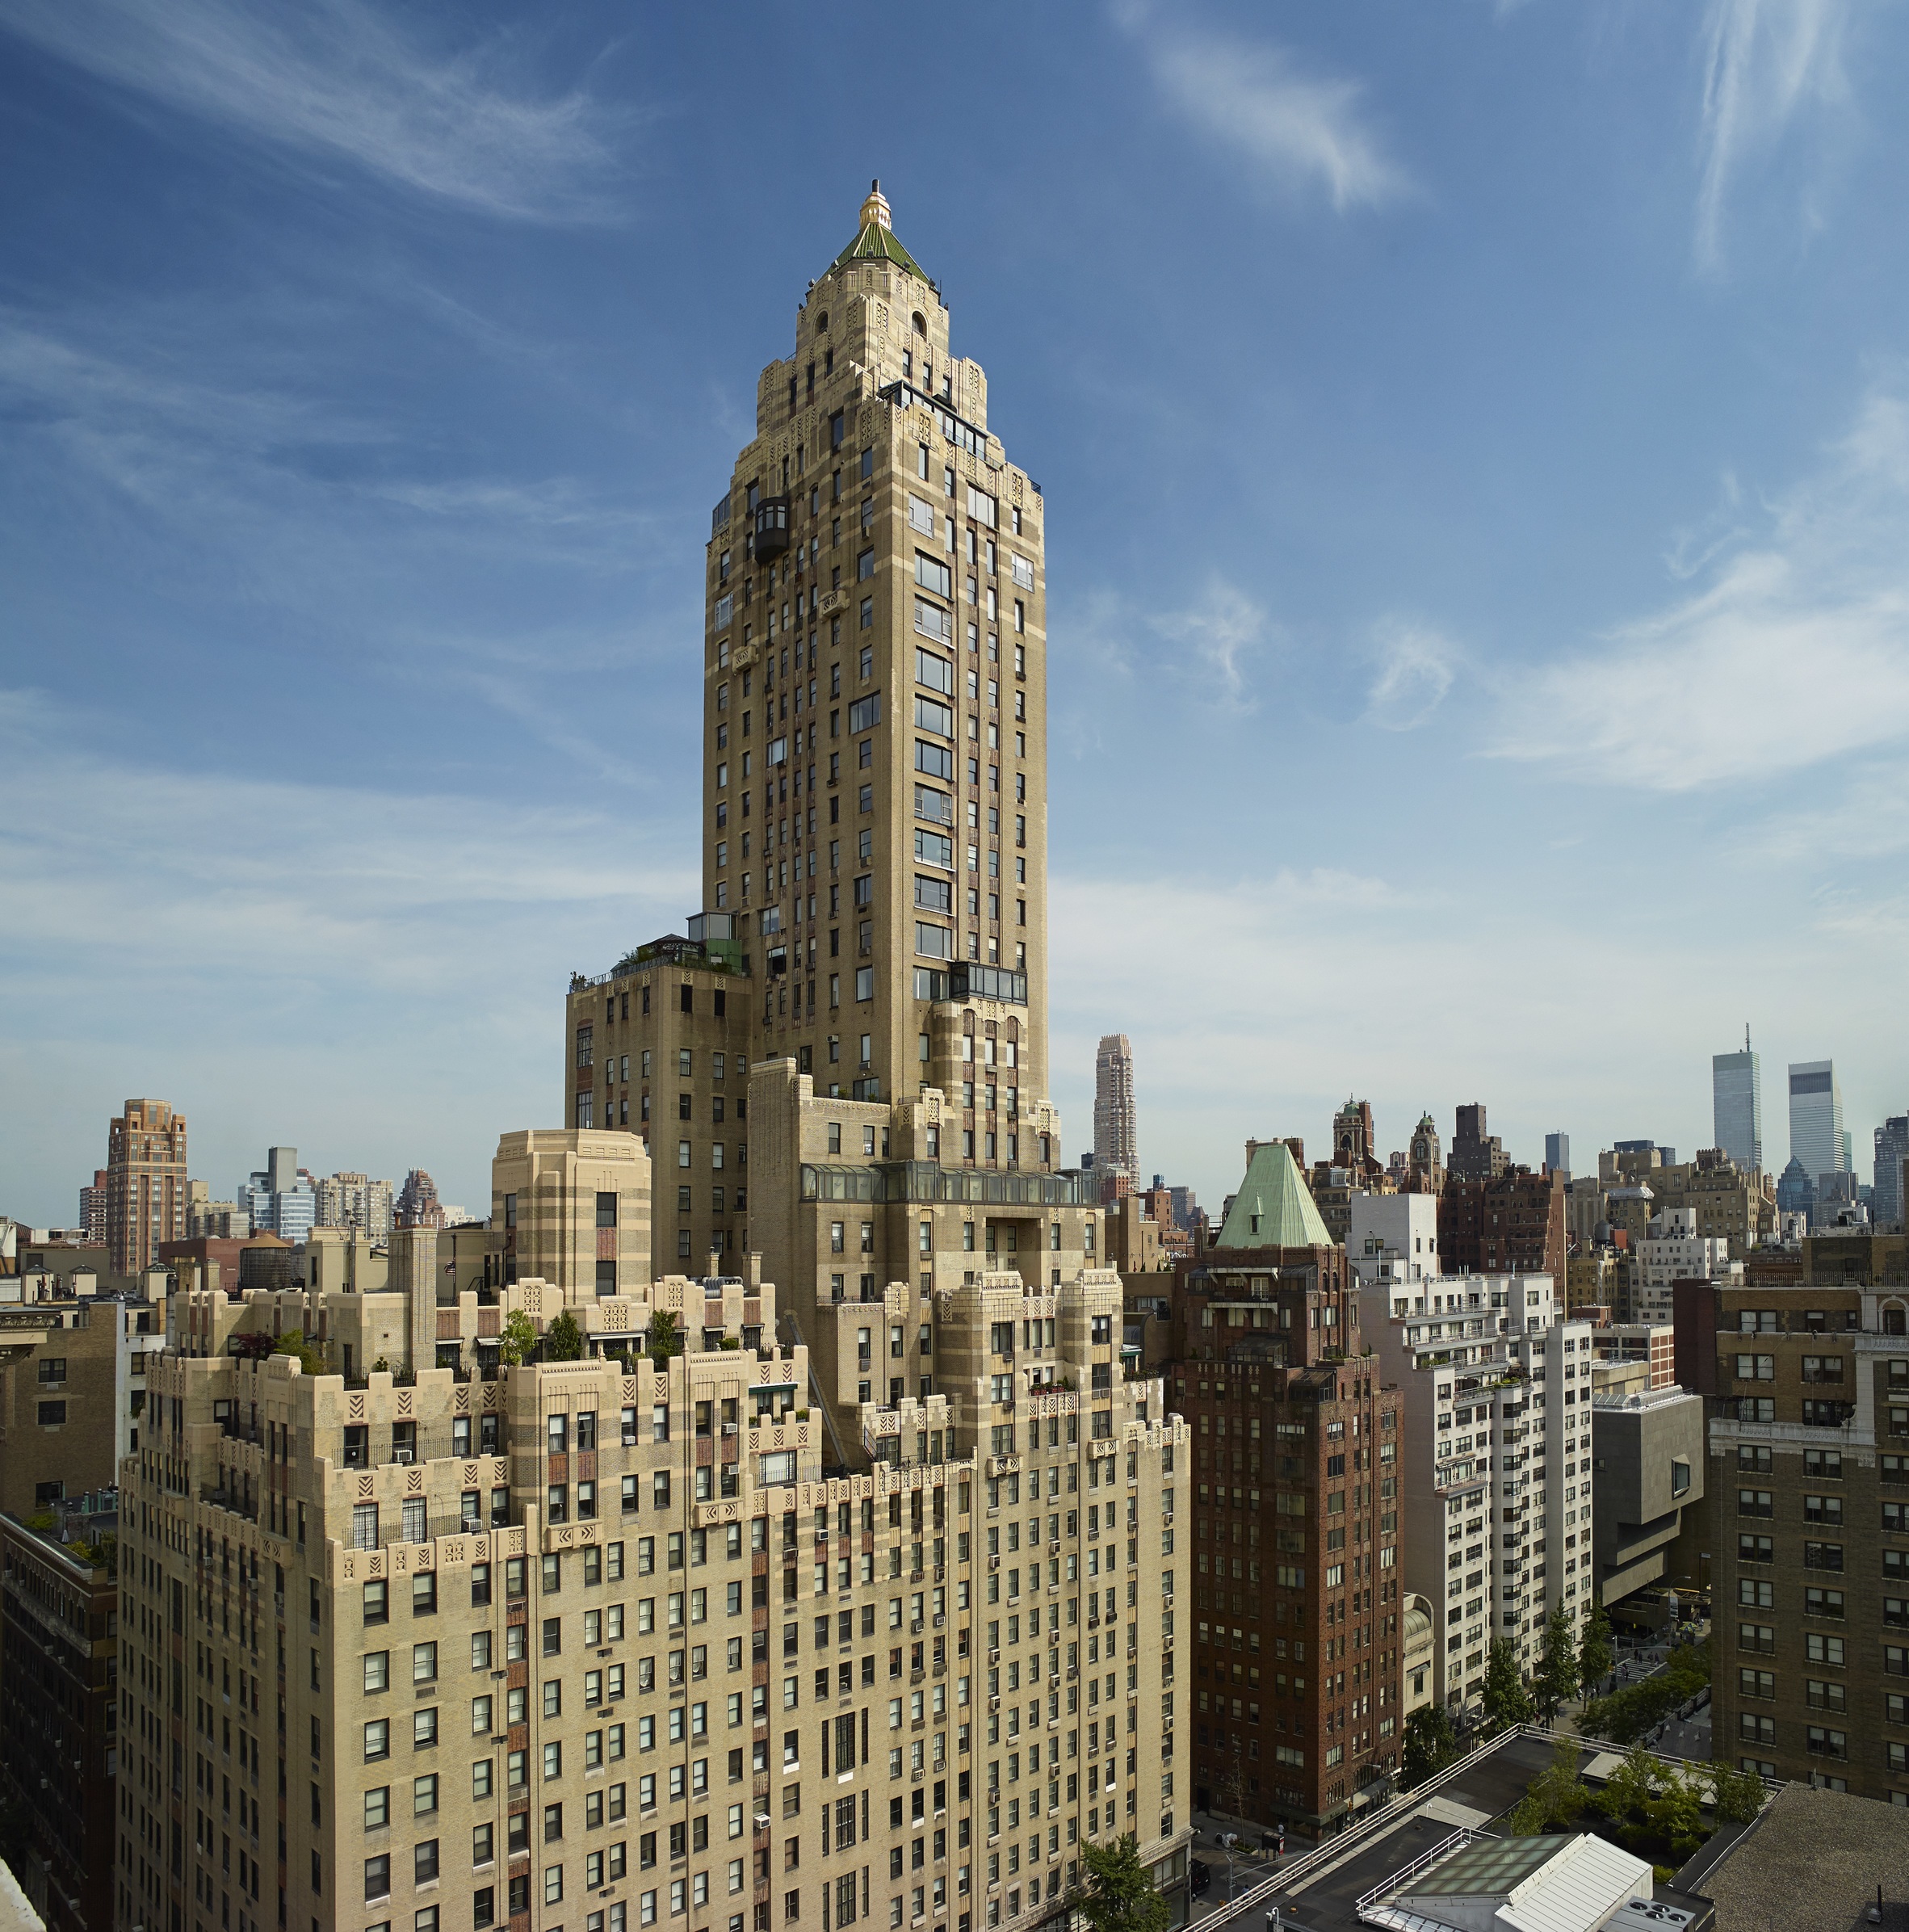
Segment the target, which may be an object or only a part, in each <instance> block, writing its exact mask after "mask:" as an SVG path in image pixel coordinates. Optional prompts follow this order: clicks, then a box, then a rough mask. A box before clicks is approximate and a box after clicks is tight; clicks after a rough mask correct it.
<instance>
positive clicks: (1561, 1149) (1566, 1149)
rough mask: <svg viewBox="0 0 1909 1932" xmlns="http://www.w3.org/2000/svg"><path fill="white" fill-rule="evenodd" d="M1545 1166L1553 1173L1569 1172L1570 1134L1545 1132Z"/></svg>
mask: <svg viewBox="0 0 1909 1932" xmlns="http://www.w3.org/2000/svg"><path fill="white" fill-rule="evenodd" d="M1545 1166H1547V1167H1548V1168H1550V1170H1552V1172H1553V1173H1554V1174H1569V1173H1570V1172H1571V1136H1570V1135H1569V1134H1546V1136H1545Z"/></svg>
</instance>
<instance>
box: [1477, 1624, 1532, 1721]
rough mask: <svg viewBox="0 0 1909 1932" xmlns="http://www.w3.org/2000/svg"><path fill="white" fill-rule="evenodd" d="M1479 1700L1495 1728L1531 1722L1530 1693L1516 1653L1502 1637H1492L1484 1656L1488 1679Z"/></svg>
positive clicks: (1486, 1677)
mask: <svg viewBox="0 0 1909 1932" xmlns="http://www.w3.org/2000/svg"><path fill="white" fill-rule="evenodd" d="M1479 1701H1480V1702H1481V1703H1482V1704H1483V1707H1484V1713H1485V1716H1486V1719H1487V1721H1488V1722H1489V1723H1490V1724H1491V1725H1492V1728H1493V1729H1494V1730H1495V1731H1502V1730H1504V1729H1506V1728H1508V1726H1510V1725H1512V1724H1529V1723H1530V1722H1531V1719H1532V1709H1531V1694H1530V1692H1529V1691H1527V1690H1526V1689H1525V1680H1524V1678H1522V1677H1521V1676H1520V1674H1519V1673H1518V1657H1517V1652H1516V1651H1515V1650H1513V1649H1512V1647H1511V1645H1510V1644H1508V1643H1506V1642H1505V1640H1504V1638H1502V1637H1494V1638H1493V1639H1492V1648H1491V1650H1490V1652H1489V1653H1487V1656H1486V1658H1485V1682H1484V1686H1483V1691H1482V1692H1481V1694H1480V1699H1479Z"/></svg>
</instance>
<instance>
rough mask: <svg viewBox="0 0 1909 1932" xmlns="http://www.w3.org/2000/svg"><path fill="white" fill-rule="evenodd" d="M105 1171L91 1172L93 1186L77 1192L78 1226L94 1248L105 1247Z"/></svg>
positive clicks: (100, 1168) (99, 1168) (102, 1169)
mask: <svg viewBox="0 0 1909 1932" xmlns="http://www.w3.org/2000/svg"><path fill="white" fill-rule="evenodd" d="M106 1198H107V1182H106V1170H105V1169H104V1168H103V1167H95V1168H94V1170H93V1184H92V1186H91V1187H82V1189H81V1190H80V1191H79V1224H80V1228H81V1229H82V1232H83V1233H85V1235H86V1239H87V1241H89V1242H90V1243H91V1244H92V1245H94V1246H95V1247H101V1248H103V1247H104V1246H105V1245H106Z"/></svg>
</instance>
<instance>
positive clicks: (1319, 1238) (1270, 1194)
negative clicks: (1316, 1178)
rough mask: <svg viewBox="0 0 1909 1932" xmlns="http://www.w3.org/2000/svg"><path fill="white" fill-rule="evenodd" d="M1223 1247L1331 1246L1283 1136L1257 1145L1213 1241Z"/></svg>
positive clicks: (1330, 1240)
mask: <svg viewBox="0 0 1909 1932" xmlns="http://www.w3.org/2000/svg"><path fill="white" fill-rule="evenodd" d="M1215 1245H1217V1246H1219V1247H1222V1248H1329V1247H1331V1246H1332V1236H1331V1235H1330V1234H1328V1233H1327V1232H1326V1224H1325V1223H1324V1221H1323V1220H1320V1212H1319V1209H1318V1208H1316V1207H1315V1206H1314V1205H1313V1200H1312V1190H1311V1188H1310V1187H1307V1185H1306V1178H1305V1176H1304V1175H1303V1174H1301V1173H1300V1172H1299V1162H1298V1161H1295V1160H1294V1158H1293V1150H1292V1149H1290V1147H1288V1146H1287V1145H1286V1143H1285V1141H1283V1140H1273V1141H1269V1142H1268V1143H1266V1145H1264V1146H1261V1147H1257V1148H1255V1149H1253V1155H1252V1160H1251V1161H1248V1163H1247V1167H1246V1178H1245V1179H1244V1181H1242V1182H1240V1191H1239V1192H1238V1193H1237V1194H1236V1195H1234V1196H1233V1207H1232V1212H1231V1213H1230V1214H1228V1215H1227V1220H1226V1225H1225V1226H1224V1227H1223V1228H1222V1229H1220V1231H1219V1241H1218V1242H1217V1243H1216V1244H1215Z"/></svg>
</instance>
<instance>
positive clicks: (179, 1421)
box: [115, 1230, 1187, 1932]
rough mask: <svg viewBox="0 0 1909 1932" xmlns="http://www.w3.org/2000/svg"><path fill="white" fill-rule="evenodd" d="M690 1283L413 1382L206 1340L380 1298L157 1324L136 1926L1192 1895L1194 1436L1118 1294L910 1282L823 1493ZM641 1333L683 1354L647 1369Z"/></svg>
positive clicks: (936, 1931)
mask: <svg viewBox="0 0 1909 1932" xmlns="http://www.w3.org/2000/svg"><path fill="white" fill-rule="evenodd" d="M419 1232H421V1233H426V1234H429V1233H430V1232H431V1231H430V1230H422V1231H419ZM707 1287H712V1288H713V1291H714V1292H713V1293H711V1292H706V1284H705V1283H699V1282H694V1281H688V1280H685V1279H682V1278H680V1277H677V1278H673V1279H665V1280H664V1281H661V1282H659V1283H657V1284H656V1285H655V1287H654V1289H653V1290H652V1292H651V1294H650V1296H648V1298H646V1299H644V1300H636V1301H627V1300H622V1299H620V1298H619V1299H616V1300H610V1299H604V1300H598V1299H594V1297H591V1298H584V1297H581V1296H579V1297H577V1298H576V1299H574V1300H571V1299H567V1298H565V1297H564V1296H561V1295H560V1293H559V1292H558V1291H556V1289H555V1288H554V1287H550V1286H549V1285H548V1284H546V1283H536V1282H529V1283H516V1284H514V1285H511V1286H508V1287H502V1288H501V1289H498V1290H497V1291H495V1295H496V1300H495V1301H494V1302H492V1301H489V1300H484V1301H480V1300H478V1298H476V1297H473V1296H468V1295H466V1296H459V1302H458V1304H456V1305H455V1306H452V1305H446V1306H443V1307H440V1308H438V1309H437V1310H436V1311H435V1313H436V1316H437V1319H438V1322H439V1324H441V1325H443V1326H446V1327H449V1326H455V1327H458V1328H460V1329H466V1328H468V1329H476V1328H477V1327H478V1326H479V1325H480V1324H482V1323H484V1322H485V1320H486V1318H487V1317H488V1318H489V1320H490V1321H492V1322H494V1321H495V1320H496V1319H497V1317H500V1316H501V1315H503V1314H506V1313H509V1312H510V1309H511V1308H521V1309H522V1310H523V1311H524V1312H526V1313H528V1314H529V1315H530V1316H531V1319H532V1321H533V1324H534V1325H535V1326H536V1327H538V1328H539V1329H544V1328H547V1327H548V1323H549V1321H551V1320H552V1319H553V1318H554V1316H555V1314H556V1312H557V1311H558V1309H559V1308H562V1307H565V1306H568V1307H569V1308H571V1310H572V1312H573V1313H574V1314H575V1315H576V1316H577V1319H578V1321H579V1322H580V1324H581V1325H582V1326H583V1328H584V1329H585V1333H586V1334H587V1336H588V1338H589V1352H588V1353H587V1354H586V1355H585V1359H581V1360H577V1361H566V1362H554V1363H531V1364H529V1365H527V1366H522V1367H503V1368H501V1369H497V1370H484V1371H479V1372H477V1373H476V1374H472V1373H470V1372H469V1371H462V1370H457V1371H454V1370H451V1369H448V1368H436V1367H423V1368H422V1369H420V1370H418V1371H417V1372H416V1374H415V1375H414V1376H407V1375H400V1376H395V1377H394V1376H390V1375H386V1374H381V1373H374V1374H371V1375H370V1376H350V1377H346V1376H339V1375H335V1374H319V1375H308V1374H306V1373H304V1371H303V1368H302V1367H301V1365H300V1363H299V1362H298V1361H297V1360H296V1359H294V1358H292V1356H290V1355H276V1354H275V1355H266V1356H264V1357H263V1358H262V1359H245V1356H244V1355H241V1354H235V1353H234V1352H233V1343H234V1341H235V1338H237V1337H239V1336H241V1335H242V1334H245V1333H247V1332H248V1331H250V1332H254V1333H257V1334H260V1335H261V1336H270V1335H271V1334H274V1333H276V1332H283V1331H284V1330H285V1329H289V1328H291V1327H292V1326H295V1325H300V1326H303V1327H304V1330H305V1332H306V1333H308V1334H318V1335H326V1334H331V1335H333V1336H334V1338H335V1334H336V1333H337V1332H338V1330H339V1329H340V1326H341V1325H346V1326H348V1325H350V1323H351V1322H352V1321H356V1320H359V1319H361V1316H360V1313H359V1311H357V1310H355V1309H353V1308H350V1307H348V1306H346V1305H344V1304H351V1303H355V1302H356V1303H366V1302H374V1301H401V1300H404V1297H402V1296H396V1295H388V1296H350V1295H343V1294H336V1295H331V1296H325V1297H323V1298H322V1299H321V1300H320V1301H319V1303H318V1304H317V1305H316V1306H314V1305H313V1301H312V1298H311V1297H309V1296H307V1295H304V1294H300V1293H295V1292H287V1293H286V1294H284V1295H283V1296H264V1295H260V1296H252V1297H250V1298H248V1299H245V1300H236V1299H233V1298H230V1297H228V1296H224V1295H223V1294H221V1293H216V1292H198V1293H189V1294H187V1295H186V1296H182V1297H180V1298H179V1299H180V1302H181V1304H182V1306H181V1308H180V1309H179V1316H180V1319H179V1321H178V1342H179V1348H178V1352H176V1353H169V1354H168V1355H166V1356H165V1357H164V1358H163V1359H162V1361H161V1362H159V1363H157V1364H155V1365H154V1367H153V1371H152V1374H153V1413H152V1419H151V1424H150V1426H149V1430H147V1431H146V1432H145V1434H143V1435H142V1438H141V1447H140V1449H139V1451H138V1453H137V1454H136V1455H134V1456H133V1457H132V1458H131V1459H130V1460H128V1463H127V1464H126V1465H125V1468H124V1493H123V1506H122V1518H121V1551H122V1553H121V1579H122V1586H123V1591H124V1596H123V1601H122V1615H121V1623H120V1628H121V1632H122V1639H123V1654H122V1656H121V1657H120V1682H121V1684H122V1686H124V1691H125V1693H126V1700H127V1704H128V1712H127V1716H126V1720H125V1722H124V1726H123V1733H124V1749H123V1756H122V1762H121V1776H122V1779H123V1780H124V1783H123V1786H122V1790H123V1793H124V1798H123V1805H122V1808H123V1811H124V1817H123V1819H122V1826H123V1829H122V1832H121V1834H120V1839H119V1842H118V1846H117V1851H118V1863H117V1870H116V1871H115V1889H116V1892H117V1896H118V1909H119V1916H120V1922H122V1923H124V1924H128V1925H130V1924H135V1923H145V1924H148V1925H151V1924H155V1923H168V1922H174V1921H176V1922H178V1923H180V1924H182V1925H186V1924H204V1925H211V1924H213V1923H219V1924H221V1925H225V1924H231V1923H234V1922H236V1923H237V1926H238V1928H239V1932H250V1927H252V1926H268V1925H271V1923H273V1922H275V1920H276V1918H277V1917H278V1916H279V1903H280V1896H282V1897H283V1908H284V1917H285V1919H286V1922H287V1923H288V1924H292V1925H295V1926H304V1925H307V1924H309V1923H312V1922H317V1923H320V1924H321V1925H327V1926H329V1925H334V1924H346V1925H349V1924H354V1923H358V1922H361V1921H362V1922H363V1923H366V1924H385V1923H388V1924H392V1925H401V1924H404V1923H406V1922H409V1923H411V1924H413V1925H417V1924H421V1923H425V1922H426V1918H424V1917H420V1916H419V1915H420V1914H424V1915H427V1916H428V1915H430V1914H431V1913H434V1912H435V1913H436V1914H437V1915H438V1916H437V1917H436V1919H435V1921H434V1922H436V1923H438V1924H439V1925H440V1926H464V1925H469V1926H474V1927H482V1926H489V1925H501V1924H502V1923H503V1922H506V1920H508V1921H509V1922H510V1924H511V1925H513V1926H521V1927H524V1928H529V1927H531V1926H536V1927H539V1928H543V1929H545V1932H554V1928H556V1927H557V1926H563V1925H566V1924H575V1923H577V1922H581V1923H583V1924H584V1925H585V1926H589V1927H591V1928H594V1929H595V1932H608V1929H610V1928H618V1929H620V1928H626V1927H631V1926H644V1925H649V1924H661V1925H673V1924H678V1923H680V1924H681V1925H682V1926H684V1927H685V1928H686V1932H700V1929H701V1928H703V1927H710V1928H716V1929H720V1932H770V1928H775V1929H777V1932H780V1929H781V1928H783V1927H785V1926H798V1925H799V1926H805V1927H806V1926H830V1927H831V1928H834V1927H840V1926H850V1925H859V1924H861V1923H862V1922H864V1921H867V1920H870V1919H873V1920H874V1921H875V1922H876V1923H878V1924H879V1923H882V1922H883V1921H884V1920H885V1921H886V1922H887V1923H888V1924H889V1925H892V1926H919V1927H921V1928H924V1932H928V1929H929V1928H932V1929H933V1932H975V1928H977V1927H979V1926H983V1925H987V1926H1019V1925H1024V1924H1033V1923H1035V1922H1040V1921H1043V1920H1044V1919H1045V1918H1046V1917H1047V1916H1048V1915H1049V1913H1051V1912H1053V1913H1058V1912H1059V1911H1060V1910H1061V1909H1063V1905H1062V1901H1063V1900H1064V1897H1065V1895H1066V1892H1067V1891H1068V1887H1069V1885H1070V1884H1072V1883H1073V1882H1074V1881H1075V1880H1076V1879H1077V1877H1078V1875H1079V1870H1080V1867H1079V1863H1078V1861H1079V1858H1080V1851H1079V1846H1080V1839H1081V1837H1082V1836H1083V1834H1085V1836H1087V1837H1089V1838H1106V1837H1110V1836H1113V1835H1117V1834H1118V1833H1121V1832H1123V1831H1127V1830H1132V1831H1135V1833H1137V1834H1138V1836H1139V1840H1140V1843H1141V1848H1142V1852H1143V1856H1145V1857H1147V1859H1148V1860H1149V1862H1150V1863H1152V1865H1153V1866H1154V1868H1155V1871H1156V1876H1157V1877H1158V1879H1159V1880H1160V1882H1161V1883H1162V1884H1164V1885H1168V1886H1171V1885H1172V1884H1174V1883H1176V1882H1177V1881H1178V1880H1181V1878H1183V1876H1184V1873H1185V1841H1186V1828H1185V1817H1186V1811H1187V1800H1186V1796H1185V1792H1184V1791H1180V1790H1177V1788H1176V1783H1175V1779H1176V1769H1177V1766H1176V1739H1177V1737H1178V1735H1179V1734H1180V1730H1179V1728H1178V1726H1177V1718H1178V1716H1179V1715H1180V1714H1179V1712H1177V1709H1176V1706H1175V1699H1176V1696H1177V1695H1184V1691H1183V1689H1182V1686H1181V1685H1180V1683H1179V1682H1177V1674H1176V1659H1177V1644H1178V1642H1179V1640H1181V1638H1182V1637H1183V1636H1184V1634H1185V1633H1184V1631H1183V1629H1181V1628H1179V1627H1177V1624H1176V1620H1175V1619H1176V1611H1177V1578H1178V1577H1180V1575H1181V1570H1180V1568H1179V1566H1177V1565H1176V1562H1175V1556H1174V1547H1173V1534H1174V1532H1173V1527H1172V1526H1173V1510H1174V1493H1175V1485H1176V1484H1177V1481H1179V1480H1180V1478H1181V1466H1182V1464H1183V1463H1184V1459H1185V1454H1186V1449H1185V1426H1184V1425H1183V1424H1181V1423H1180V1422H1178V1421H1177V1419H1174V1418H1168V1417H1166V1416H1165V1415H1164V1397H1163V1391H1162V1389H1161V1387H1160V1384H1158V1383H1157V1382H1145V1381H1139V1380H1134V1381H1130V1380H1127V1379H1126V1377H1125V1376H1123V1374H1122V1371H1121V1367H1120V1364H1119V1359H1118V1358H1119V1341H1118V1334H1117V1333H1116V1332H1115V1323H1116V1321H1117V1319H1118V1308H1119V1284H1118V1279H1117V1278H1114V1277H1112V1276H1109V1275H1096V1274H1094V1273H1092V1272H1089V1273H1086V1274H1084V1275H1080V1277H1079V1278H1078V1279H1076V1280H1074V1281H1073V1282H1071V1283H1068V1284H1067V1285H1066V1286H1064V1287H1063V1288H1062V1289H1061V1290H1059V1292H1047V1291H1046V1290H1042V1291H1040V1292H1030V1291H1029V1290H1027V1289H1024V1288H1023V1287H1022V1283H1021V1281H1020V1279H1019V1278H1018V1277H1017V1276H1015V1275H1012V1274H1009V1273H1005V1272H1003V1273H998V1274H985V1275H981V1276H980V1278H979V1279H976V1280H975V1282H974V1283H965V1282H964V1283H962V1284H961V1285H959V1287H954V1288H951V1289H949V1290H946V1291H939V1290H938V1292H937V1293H936V1295H935V1296H934V1328H935V1330H936V1336H935V1342H934V1354H935V1356H936V1359H937V1360H938V1362H940V1363H945V1364H946V1367H944V1369H943V1371H942V1378H943V1379H942V1387H940V1388H938V1391H937V1392H936V1393H935V1394H934V1396H933V1397H930V1398H929V1400H928V1401H925V1402H923V1401H921V1400H919V1399H918V1398H917V1397H914V1396H912V1395H911V1396H909V1397H906V1398H904V1401H902V1402H900V1404H898V1405H886V1404H875V1403H871V1404H869V1405H866V1406H865V1407H864V1408H863V1409H862V1411H861V1416H860V1424H861V1429H862V1450H863V1452H864V1453H863V1455H862V1468H861V1470H860V1472H858V1473H855V1474H851V1475H844V1476H834V1477H824V1475H823V1473H822V1471H823V1467H824V1462H825V1460H831V1458H830V1455H829V1451H826V1450H825V1449H824V1434H825V1430H824V1424H823V1422H822V1419H821V1417H820V1414H819V1413H818V1412H817V1411H816V1409H815V1408H813V1407H812V1405H811V1403H810V1398H809V1395H808V1390H809V1388H810V1387H811V1381H810V1373H809V1362H808V1351H807V1350H806V1349H805V1348H804V1347H803V1346H800V1345H799V1344H798V1345H793V1346H778V1343H777V1342H776V1340H775V1328H776V1323H775V1311H774V1292H773V1290H771V1289H770V1288H768V1287H766V1286H761V1285H758V1284H756V1283H751V1282H747V1281H736V1280H727V1281H722V1282H718V1283H712V1284H707ZM663 1306H668V1307H669V1308H671V1310H672V1312H673V1313H678V1321H679V1328H680V1330H681V1332H682V1334H683V1336H684V1338H685V1341H686V1349H685V1351H684V1352H683V1353H682V1354H680V1355H677V1356H675V1357H674V1358H673V1359H669V1360H668V1361H666V1362H663V1363H656V1362H652V1361H651V1360H649V1359H647V1358H645V1357H643V1356H640V1355H633V1354H631V1353H630V1352H629V1351H630V1350H632V1349H633V1348H635V1347H636V1346H640V1343H639V1342H638V1339H637V1338H639V1337H640V1336H641V1335H642V1334H644V1331H645V1330H646V1329H647V1326H648V1317H649V1316H650V1314H651V1313H652V1311H653V1309H654V1308H657V1307H663ZM239 1346H240V1347H241V1349H242V1348H243V1347H244V1346H245V1345H244V1344H243V1343H241V1344H240V1345H239ZM1163 1525H1164V1526H1166V1527H1164V1528H1163V1527H1162V1526H1163ZM175 1851H176V1854H177V1855H176V1857H175V1856H174V1852H175ZM275 1894H276V1895H279V1896H275Z"/></svg>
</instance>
